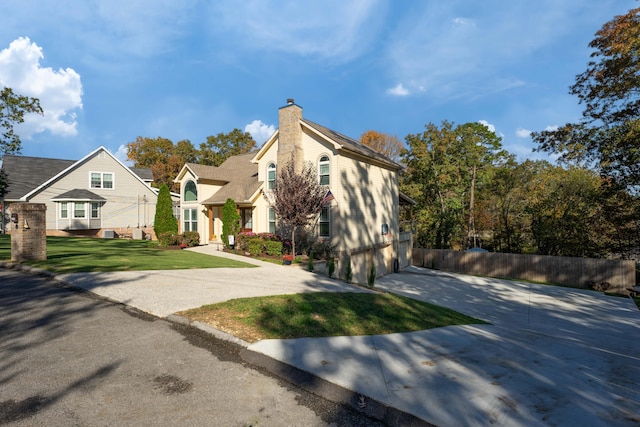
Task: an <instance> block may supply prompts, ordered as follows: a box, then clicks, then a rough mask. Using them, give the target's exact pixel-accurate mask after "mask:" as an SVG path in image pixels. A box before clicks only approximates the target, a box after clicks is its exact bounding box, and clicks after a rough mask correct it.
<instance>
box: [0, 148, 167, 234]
mask: <svg viewBox="0 0 640 427" xmlns="http://www.w3.org/2000/svg"><path fill="white" fill-rule="evenodd" d="M2 169H3V170H4V172H5V173H6V174H7V179H8V186H7V188H6V194H5V196H4V200H3V208H4V212H5V215H4V218H5V227H6V228H7V231H9V232H10V231H11V226H12V224H11V222H9V221H8V218H10V216H9V214H10V212H11V204H12V203H15V202H29V203H43V204H45V205H46V208H47V211H46V222H47V224H46V229H47V234H49V235H85V236H99V237H100V236H104V235H106V236H109V237H111V236H112V235H113V236H114V237H117V236H127V237H129V236H133V234H137V235H138V236H140V235H141V234H140V231H137V232H136V231H135V230H141V231H143V232H144V233H145V234H146V235H152V234H153V228H152V227H153V221H154V217H155V210H156V202H157V199H158V196H157V190H156V189H154V188H152V187H151V186H150V183H151V181H152V180H153V176H152V174H151V171H150V170H149V169H137V168H129V167H127V166H125V165H124V164H123V163H122V162H120V161H119V160H118V159H117V158H116V157H114V156H113V155H112V154H111V153H110V152H109V151H108V150H107V149H106V148H104V147H99V148H97V149H96V150H94V151H92V152H91V153H89V154H87V155H86V156H85V157H84V158H82V159H80V160H77V161H75V160H61V159H49V158H41V157H27V156H11V155H6V156H4V158H3V162H2ZM105 232H106V234H105Z"/></svg>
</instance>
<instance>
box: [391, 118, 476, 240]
mask: <svg viewBox="0 0 640 427" xmlns="http://www.w3.org/2000/svg"><path fill="white" fill-rule="evenodd" d="M405 141H406V144H407V149H406V151H404V152H403V156H402V157H403V162H404V164H405V165H406V167H407V169H406V173H405V175H404V177H403V179H402V182H401V186H400V188H401V190H402V191H403V192H404V193H406V194H407V195H409V197H411V198H412V199H414V200H415V201H416V202H417V206H416V227H417V232H418V233H417V242H418V244H419V245H421V246H423V247H433V248H437V249H444V248H449V247H451V244H452V240H453V239H454V236H455V235H456V234H457V233H458V232H459V231H460V225H461V221H460V220H461V218H462V212H463V196H464V191H465V188H466V185H465V183H464V182H463V180H462V176H461V174H460V164H459V157H458V155H457V152H456V134H455V132H454V129H453V123H451V122H447V121H443V122H442V124H441V126H440V127H438V126H437V125H435V124H433V123H429V124H427V125H426V126H425V130H424V132H422V133H421V134H410V135H407V137H406V139H405Z"/></svg>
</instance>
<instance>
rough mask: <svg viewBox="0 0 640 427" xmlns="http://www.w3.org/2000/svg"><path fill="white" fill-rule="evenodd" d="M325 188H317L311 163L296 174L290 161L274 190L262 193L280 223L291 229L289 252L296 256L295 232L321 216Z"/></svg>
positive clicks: (316, 174) (318, 186)
mask: <svg viewBox="0 0 640 427" xmlns="http://www.w3.org/2000/svg"><path fill="white" fill-rule="evenodd" d="M326 194H327V188H326V187H324V186H322V185H320V182H319V180H318V173H317V171H316V169H315V167H314V166H313V163H311V162H307V163H305V164H304V165H303V166H302V169H301V170H300V171H299V172H297V171H296V167H295V163H294V162H293V161H289V162H287V163H286V164H284V165H283V167H282V168H280V169H279V173H278V179H277V181H276V187H275V188H274V189H273V190H267V191H266V192H265V195H266V198H267V201H268V202H269V205H270V206H271V207H272V208H273V209H274V211H275V213H276V216H277V218H278V220H279V221H281V222H282V223H284V224H285V225H288V226H289V227H291V245H292V247H291V249H292V253H293V255H295V254H296V244H295V233H296V230H297V229H298V228H300V227H304V226H306V225H307V224H309V222H310V221H311V220H313V219H315V217H316V216H317V215H318V214H319V213H320V210H322V204H323V199H324V196H325V195H326Z"/></svg>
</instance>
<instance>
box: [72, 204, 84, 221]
mask: <svg viewBox="0 0 640 427" xmlns="http://www.w3.org/2000/svg"><path fill="white" fill-rule="evenodd" d="M73 217H74V218H86V212H85V203H84V202H74V203H73Z"/></svg>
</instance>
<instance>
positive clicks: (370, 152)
mask: <svg viewBox="0 0 640 427" xmlns="http://www.w3.org/2000/svg"><path fill="white" fill-rule="evenodd" d="M300 124H301V125H302V126H305V127H306V128H307V129H309V130H311V132H313V133H315V134H316V135H319V136H320V137H321V138H323V139H325V140H327V141H329V142H331V143H332V144H333V145H334V146H335V148H336V149H337V150H346V151H350V152H352V153H355V154H357V155H359V156H361V157H364V158H366V159H369V160H370V161H375V162H378V163H381V164H383V165H385V166H386V167H388V168H391V169H397V170H400V169H403V167H402V166H401V165H399V164H397V163H395V162H394V161H392V160H391V159H389V158H388V157H386V156H385V155H383V154H380V153H378V152H377V151H375V150H374V149H372V148H370V147H367V146H366V145H364V144H363V143H361V142H360V141H357V140H355V139H353V138H350V137H348V136H346V135H343V134H341V133H340V132H336V131H334V130H332V129H329V128H328V127H326V126H322V125H319V124H317V123H315V122H312V121H311V120H307V119H305V118H302V119H300ZM279 132H280V131H279V130H276V131H275V132H274V133H273V134H272V135H271V136H270V137H269V139H268V140H267V141H265V143H264V144H263V145H262V147H260V150H258V152H257V153H255V155H254V157H253V159H252V161H253V162H254V163H257V162H258V161H259V160H260V158H261V157H262V155H263V154H264V153H266V152H267V151H268V150H269V148H270V147H271V146H272V145H273V144H274V143H275V142H276V140H277V139H278V136H279Z"/></svg>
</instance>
